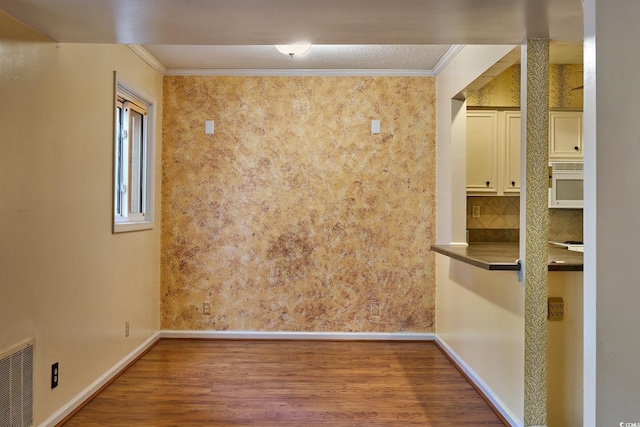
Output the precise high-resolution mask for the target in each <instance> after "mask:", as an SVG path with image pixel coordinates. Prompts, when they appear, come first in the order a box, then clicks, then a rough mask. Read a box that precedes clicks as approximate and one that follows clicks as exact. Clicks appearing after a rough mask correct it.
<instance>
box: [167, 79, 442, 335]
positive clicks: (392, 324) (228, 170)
mask: <svg viewBox="0 0 640 427" xmlns="http://www.w3.org/2000/svg"><path fill="white" fill-rule="evenodd" d="M164 96H165V98H164V118H163V122H164V123H163V133H164V146H163V190H162V197H163V203H162V209H163V211H162V216H163V218H162V230H163V232H162V290H161V301H162V302H161V306H162V309H161V311H162V321H161V323H162V328H163V329H175V330H189V329H193V330H245V331H246V330H258V331H314V332H320V331H328V332H331V331H344V332H349V331H353V332H401V331H423V332H433V331H434V297H435V296H434V286H435V283H434V282H435V277H434V256H433V254H432V253H431V252H430V251H429V245H430V244H431V243H433V235H434V227H435V216H434V210H435V201H434V198H435V194H434V193H435V79H433V78H427V77H425V78H404V77H402V78H401V77H375V78H373V77H165V80H164ZM373 119H379V120H380V121H381V128H382V132H381V134H379V135H375V134H372V132H371V120H373ZM205 120H215V134H214V135H205V133H204V129H205ZM203 303H208V304H210V306H211V314H210V315H204V314H203V310H202V309H203ZM372 305H373V306H374V307H373V309H372ZM376 305H377V308H376V307H375V306H376Z"/></svg>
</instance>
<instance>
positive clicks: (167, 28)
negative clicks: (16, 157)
mask: <svg viewBox="0 0 640 427" xmlns="http://www.w3.org/2000/svg"><path fill="white" fill-rule="evenodd" d="M0 9H2V10H4V11H6V12H7V13H9V14H10V15H12V16H14V17H15V18H16V19H18V20H20V21H22V22H23V23H25V24H27V25H29V26H30V27H32V28H34V29H36V30H38V31H39V32H41V33H43V34H44V35H46V36H48V37H50V38H52V39H53V40H56V41H58V42H77V43H126V44H134V45H142V47H143V48H144V50H146V51H147V52H149V53H150V54H151V55H152V56H153V58H155V59H156V60H157V61H159V62H160V63H161V64H162V66H163V67H164V68H167V69H169V71H171V70H207V69H208V70H216V69H218V70H221V69H227V70H228V69H246V70H251V69H261V70H269V69H271V70H287V69H306V70H313V69H315V70H343V69H350V70H404V71H405V72H411V71H414V72H419V71H420V72H425V71H432V70H434V69H436V68H437V67H438V64H439V63H441V61H442V60H443V58H446V55H447V52H449V51H450V49H451V48H452V46H453V45H460V44H520V43H522V42H523V41H524V40H525V39H527V38H538V37H540V38H549V39H551V40H552V41H554V42H557V44H554V45H557V46H574V47H575V46H576V45H579V44H581V43H582V38H583V30H582V2H581V0H551V1H550V0H546V1H541V0H482V1H481V0H322V1H318V0H56V1H52V0H0ZM302 41H306V42H310V43H313V45H314V46H313V47H312V48H311V50H310V51H309V52H308V53H307V54H305V55H303V56H299V57H294V58H290V57H288V56H285V55H282V54H280V53H278V52H277V51H276V50H275V47H274V46H273V45H274V44H287V43H295V42H302ZM565 50H566V49H565ZM569 50H571V49H569ZM578 50H580V49H578ZM572 51H575V49H573V50H572ZM572 55H574V56H575V53H573V54H572ZM574 61H575V60H574ZM580 61H581V57H580Z"/></svg>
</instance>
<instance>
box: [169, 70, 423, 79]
mask: <svg viewBox="0 0 640 427" xmlns="http://www.w3.org/2000/svg"><path fill="white" fill-rule="evenodd" d="M164 74H165V75H166V76H259V77H270V76H295V77H297V76H350V77H359V76H362V77H435V76H436V75H435V73H434V72H433V71H431V70H391V69H390V70H383V69H372V70H356V69H344V70H338V69H168V70H166V72H165V73H164Z"/></svg>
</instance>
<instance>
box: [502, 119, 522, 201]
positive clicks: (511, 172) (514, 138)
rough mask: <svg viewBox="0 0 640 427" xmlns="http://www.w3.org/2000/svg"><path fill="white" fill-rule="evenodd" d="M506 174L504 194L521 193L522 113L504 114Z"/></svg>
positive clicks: (504, 177) (504, 176)
mask: <svg viewBox="0 0 640 427" xmlns="http://www.w3.org/2000/svg"><path fill="white" fill-rule="evenodd" d="M503 129H504V158H503V160H502V161H503V164H504V173H503V174H502V188H503V190H504V193H505V194H507V193H515V194H518V193H520V140H521V139H522V137H521V119H520V111H505V112H504V127H503Z"/></svg>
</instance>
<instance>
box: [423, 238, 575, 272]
mask: <svg viewBox="0 0 640 427" xmlns="http://www.w3.org/2000/svg"><path fill="white" fill-rule="evenodd" d="M431 250H432V251H433V252H437V253H440V254H442V255H446V256H448V257H451V258H454V259H457V260H458V261H462V262H465V263H467V264H471V265H474V266H476V267H479V268H483V269H485V270H497V271H518V270H520V264H519V263H518V259H519V258H520V246H519V244H518V243H504V242H483V243H471V244H469V246H458V245H431ZM583 259H584V257H583V253H582V252H574V251H570V250H568V249H566V248H563V247H559V246H556V245H551V244H550V245H549V271H583V268H584V264H583V262H584V261H583Z"/></svg>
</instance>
